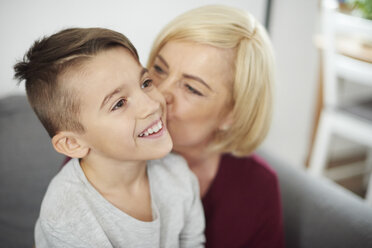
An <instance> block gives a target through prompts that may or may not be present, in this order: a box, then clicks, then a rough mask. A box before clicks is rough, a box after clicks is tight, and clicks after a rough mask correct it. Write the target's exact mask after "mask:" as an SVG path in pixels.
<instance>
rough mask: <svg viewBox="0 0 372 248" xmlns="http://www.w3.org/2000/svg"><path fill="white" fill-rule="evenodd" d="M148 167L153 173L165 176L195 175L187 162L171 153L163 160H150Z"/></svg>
mask: <svg viewBox="0 0 372 248" xmlns="http://www.w3.org/2000/svg"><path fill="white" fill-rule="evenodd" d="M148 165H149V167H150V169H151V170H152V171H155V172H156V173H164V176H172V177H174V176H177V175H183V177H185V175H190V176H192V175H193V174H192V172H191V170H190V169H189V166H188V165H187V162H186V160H185V159H184V158H183V157H181V156H180V155H177V154H175V153H169V154H168V155H167V156H165V157H163V158H161V159H157V160H150V161H148Z"/></svg>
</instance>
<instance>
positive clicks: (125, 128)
mask: <svg viewBox="0 0 372 248" xmlns="http://www.w3.org/2000/svg"><path fill="white" fill-rule="evenodd" d="M80 69H81V68H80ZM80 71H81V70H80ZM82 71H83V72H74V71H72V73H68V75H67V78H68V79H69V80H68V84H70V85H72V87H73V88H74V89H75V91H77V92H78V93H77V94H79V95H81V97H80V122H81V123H82V125H83V126H84V128H85V133H83V134H81V135H80V137H81V139H82V140H83V141H84V143H85V144H86V145H87V146H89V148H90V150H89V154H88V156H90V157H92V158H93V157H94V160H95V161H97V160H98V161H99V160H101V161H102V162H104V161H106V162H107V161H110V163H112V162H115V161H117V162H119V163H120V162H123V161H144V160H151V159H157V158H161V157H163V156H165V155H166V154H167V153H168V152H170V150H171V149H172V141H171V138H170V135H169V133H168V131H167V128H166V124H165V123H166V107H165V100H164V98H163V96H162V95H161V94H160V93H159V92H158V90H157V89H156V87H155V86H154V85H152V79H151V78H150V77H149V75H148V72H147V70H146V69H144V68H143V67H142V66H141V65H140V64H139V63H138V62H137V60H136V59H135V58H134V57H133V56H132V55H131V53H130V52H128V51H127V50H126V49H125V48H122V47H115V48H111V49H109V50H106V51H103V52H100V53H98V54H97V55H95V56H94V57H92V58H90V59H89V60H87V62H84V63H83V70H82ZM69 75H71V76H69ZM70 85H69V86H70ZM74 85H79V88H77V87H76V86H74Z"/></svg>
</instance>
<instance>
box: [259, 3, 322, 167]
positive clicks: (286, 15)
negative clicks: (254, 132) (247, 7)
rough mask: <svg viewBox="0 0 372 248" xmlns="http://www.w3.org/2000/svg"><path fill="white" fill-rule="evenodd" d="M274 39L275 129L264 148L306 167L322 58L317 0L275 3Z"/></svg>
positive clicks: (273, 14) (272, 31)
mask: <svg viewBox="0 0 372 248" xmlns="http://www.w3.org/2000/svg"><path fill="white" fill-rule="evenodd" d="M273 2H274V6H273V12H272V19H271V37H272V41H273V45H274V50H275V52H276V60H277V85H276V99H275V106H274V107H275V109H274V111H275V112H274V117H273V123H272V124H273V126H272V129H271V131H270V133H269V136H268V137H267V139H266V141H265V143H264V145H263V148H264V149H267V150H270V152H272V153H274V154H275V155H277V156H278V157H279V158H281V159H283V160H284V161H287V162H289V163H290V164H293V165H296V166H299V167H304V163H305V159H306V157H307V152H308V146H309V142H310V136H311V131H312V128H313V118H314V111H315V101H316V90H317V77H318V71H317V69H318V63H317V62H318V57H317V51H316V49H315V47H314V45H313V35H314V34H315V33H316V31H317V27H318V9H317V4H318V1H316V0H274V1H273Z"/></svg>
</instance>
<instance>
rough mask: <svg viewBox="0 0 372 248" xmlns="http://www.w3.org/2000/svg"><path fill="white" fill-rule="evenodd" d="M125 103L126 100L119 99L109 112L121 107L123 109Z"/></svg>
mask: <svg viewBox="0 0 372 248" xmlns="http://www.w3.org/2000/svg"><path fill="white" fill-rule="evenodd" d="M126 102H127V100H126V99H120V100H119V101H118V102H117V103H116V104H115V106H114V107H113V108H112V109H111V111H115V110H117V109H119V108H121V107H123V106H124V105H125V103H126Z"/></svg>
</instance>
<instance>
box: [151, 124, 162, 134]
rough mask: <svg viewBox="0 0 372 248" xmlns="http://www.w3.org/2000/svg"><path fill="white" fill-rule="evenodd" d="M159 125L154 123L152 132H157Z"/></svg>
mask: <svg viewBox="0 0 372 248" xmlns="http://www.w3.org/2000/svg"><path fill="white" fill-rule="evenodd" d="M159 129H160V128H159V127H158V125H155V126H154V127H153V128H152V131H154V133H157V132H158V131H159Z"/></svg>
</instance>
